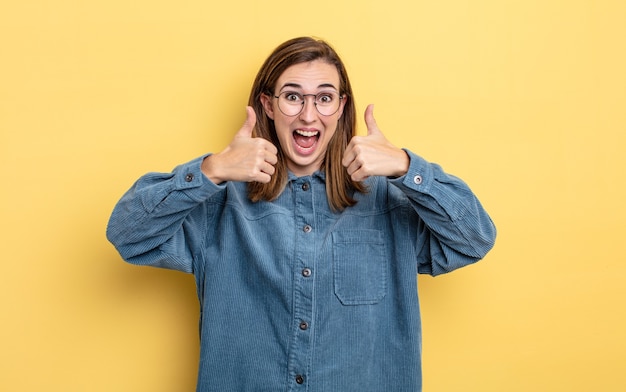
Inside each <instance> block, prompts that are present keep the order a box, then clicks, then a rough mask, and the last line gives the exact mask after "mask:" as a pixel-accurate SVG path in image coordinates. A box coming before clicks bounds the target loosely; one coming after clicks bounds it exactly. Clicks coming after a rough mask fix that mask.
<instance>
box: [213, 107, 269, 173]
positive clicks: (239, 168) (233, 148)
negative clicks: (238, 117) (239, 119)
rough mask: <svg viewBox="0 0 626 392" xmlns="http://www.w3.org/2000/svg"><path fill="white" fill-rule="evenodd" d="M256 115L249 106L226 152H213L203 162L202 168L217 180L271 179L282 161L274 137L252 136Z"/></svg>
mask: <svg viewBox="0 0 626 392" xmlns="http://www.w3.org/2000/svg"><path fill="white" fill-rule="evenodd" d="M255 124H256V115H255V113H254V109H252V107H250V106H247V107H246V121H245V122H244V123H243V126H242V127H241V129H239V131H238V132H237V134H235V137H234V138H233V140H232V141H231V142H230V144H229V145H228V147H226V148H225V149H224V150H223V151H222V152H220V153H218V154H213V155H209V156H208V157H206V158H205V159H204V161H203V162H202V172H203V173H204V175H205V176H207V178H208V179H209V180H211V181H212V182H213V183H215V184H220V183H222V182H224V181H243V182H253V181H256V182H261V183H268V182H269V181H270V179H271V176H272V174H274V170H275V169H274V165H275V164H276V162H278V158H277V155H276V154H278V150H277V149H276V146H274V145H273V144H272V143H271V142H270V141H268V140H266V139H264V138H261V137H252V130H253V129H254V125H255Z"/></svg>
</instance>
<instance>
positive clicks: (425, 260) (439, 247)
mask: <svg viewBox="0 0 626 392" xmlns="http://www.w3.org/2000/svg"><path fill="white" fill-rule="evenodd" d="M405 151H406V152H407V154H408V155H409V158H410V165H409V170H408V171H407V173H406V174H405V175H404V176H402V177H399V178H396V179H393V180H391V183H392V184H394V185H396V186H397V187H399V188H400V189H401V190H402V191H403V192H404V193H405V194H406V195H407V196H408V198H409V200H410V201H411V204H412V206H413V209H414V210H415V211H416V212H417V215H418V216H419V220H418V222H419V223H418V225H417V226H418V228H417V231H416V235H417V237H418V238H417V240H416V244H417V245H416V246H417V248H416V252H417V257H418V272H419V273H424V274H430V275H433V276H434V275H439V274H443V273H447V272H450V271H453V270H455V269H457V268H460V267H463V266H465V265H468V264H472V263H474V262H476V261H478V260H480V259H482V258H483V257H484V256H485V255H486V254H487V252H488V251H489V250H490V249H491V248H492V247H493V246H494V243H495V238H496V228H495V225H494V224H493V222H492V220H491V218H490V217H489V215H488V214H487V212H486V211H485V209H484V208H483V207H482V205H481V203H480V201H479V200H478V198H477V197H476V196H475V195H474V193H473V192H472V191H471V190H470V188H469V187H468V186H467V185H466V184H465V183H464V182H463V181H462V180H461V179H459V178H457V177H455V176H452V175H450V174H447V173H445V172H444V171H443V169H442V168H441V167H440V166H439V165H437V164H435V163H430V162H427V161H426V160H424V159H423V158H421V157H420V156H418V155H416V154H414V153H412V152H411V151H408V150H405Z"/></svg>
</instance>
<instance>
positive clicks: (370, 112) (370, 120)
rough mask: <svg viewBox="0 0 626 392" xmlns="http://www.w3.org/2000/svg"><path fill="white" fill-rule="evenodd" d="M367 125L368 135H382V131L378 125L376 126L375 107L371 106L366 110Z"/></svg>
mask: <svg viewBox="0 0 626 392" xmlns="http://www.w3.org/2000/svg"><path fill="white" fill-rule="evenodd" d="M365 125H366V126H367V134H368V136H369V135H376V134H380V133H381V132H380V129H378V124H376V119H375V118H374V105H373V104H369V105H367V108H366V109H365Z"/></svg>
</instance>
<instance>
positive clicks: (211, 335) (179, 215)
mask: <svg viewBox="0 0 626 392" xmlns="http://www.w3.org/2000/svg"><path fill="white" fill-rule="evenodd" d="M407 153H408V154H409V157H410V160H411V163H410V168H409V171H408V173H407V174H406V175H405V176H403V177H400V178H396V179H389V178H384V177H372V178H369V179H368V180H367V184H368V186H369V192H368V193H366V194H356V195H355V198H356V199H357V200H358V203H357V204H356V205H355V206H353V207H349V208H347V209H345V210H344V211H342V212H339V213H336V212H333V211H332V210H331V208H330V207H329V204H328V202H327V198H326V190H325V177H324V173H321V172H320V173H315V174H313V175H311V176H307V177H300V178H296V177H294V176H290V178H289V182H288V184H287V186H286V189H285V190H284V191H283V193H282V194H281V195H280V196H279V197H278V198H277V199H276V200H274V201H272V202H265V201H261V202H257V203H252V202H251V201H250V200H249V199H248V198H247V192H246V184H244V183H237V182H227V183H224V184H221V185H216V184H213V183H212V182H210V181H209V180H208V179H207V178H206V177H205V176H204V175H203V174H202V172H201V170H200V165H201V162H202V159H203V158H204V157H200V158H198V159H196V160H193V161H191V162H189V163H187V164H184V165H181V166H179V167H177V168H176V169H174V171H173V172H172V173H167V174H165V173H150V174H147V175H145V176H143V177H142V178H140V179H139V180H138V181H137V182H136V183H135V184H134V185H133V187H132V188H131V189H130V190H129V191H128V192H127V193H126V194H125V195H124V196H123V197H122V199H121V200H120V201H119V203H118V204H117V205H116V207H115V209H114V211H113V214H112V216H111V219H110V222H109V225H108V227H107V236H108V238H109V240H110V241H111V242H112V243H113V244H114V245H115V246H116V248H117V250H118V251H119V253H120V254H121V256H122V257H123V258H124V259H125V260H126V261H128V262H130V263H133V264H137V265H149V266H155V267H163V268H170V269H175V270H180V271H184V272H188V273H193V274H194V276H195V280H196V284H197V292H198V298H199V300H200V309H201V314H200V344H201V346H200V347H201V349H200V364H199V373H198V384H197V390H198V391H219V392H224V391H268V392H269V391H271V392H276V391H310V392H317V391H329V392H338V391H360V392H367V391H372V392H374V391H376V392H380V391H394V392H402V391H411V392H415V391H421V385H422V373H421V325H420V323H421V321H420V308H419V302H418V296H417V280H416V274H417V273H426V274H431V275H438V274H443V273H446V272H450V271H452V270H454V269H457V268H460V267H463V266H465V265H468V264H471V263H474V262H476V261H478V260H479V259H481V258H482V257H483V256H484V255H485V254H486V253H487V252H488V251H489V249H491V247H492V246H493V244H494V241H495V236H496V230H495V227H494V225H493V223H492V221H491V219H490V218H489V216H488V215H487V213H486V212H485V211H484V209H483V208H482V206H481V204H480V203H479V201H478V200H477V198H476V197H475V196H474V194H473V193H472V192H471V191H470V189H469V188H468V187H467V186H466V185H465V183H463V182H462V181H461V180H459V179H458V178H456V177H453V176H450V175H448V174H446V173H444V172H443V170H442V169H441V167H439V166H438V165H436V164H433V163H429V162H426V161H425V160H424V159H422V158H421V157H419V156H417V155H415V154H413V153H412V152H410V151H407Z"/></svg>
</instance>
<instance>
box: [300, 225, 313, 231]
mask: <svg viewBox="0 0 626 392" xmlns="http://www.w3.org/2000/svg"><path fill="white" fill-rule="evenodd" d="M302 230H304V232H305V233H310V232H311V230H313V228H312V227H311V225H304V227H303V228H302Z"/></svg>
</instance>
